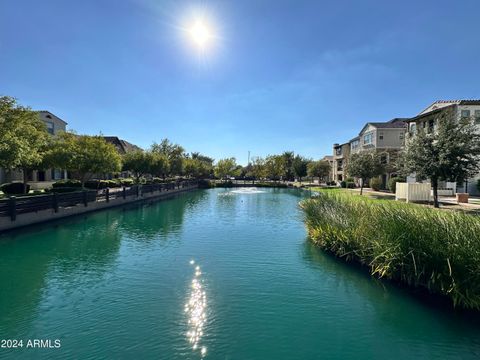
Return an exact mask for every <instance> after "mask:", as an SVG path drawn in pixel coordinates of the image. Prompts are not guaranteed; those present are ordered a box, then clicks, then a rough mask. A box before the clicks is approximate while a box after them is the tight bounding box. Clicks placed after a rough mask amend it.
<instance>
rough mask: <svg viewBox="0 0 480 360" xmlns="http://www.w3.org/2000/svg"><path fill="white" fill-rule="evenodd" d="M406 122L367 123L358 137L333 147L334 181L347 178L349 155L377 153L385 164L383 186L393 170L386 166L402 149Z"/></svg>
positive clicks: (395, 120)
mask: <svg viewBox="0 0 480 360" xmlns="http://www.w3.org/2000/svg"><path fill="white" fill-rule="evenodd" d="M406 120H407V119H404V118H395V119H392V120H390V121H387V122H368V123H366V124H365V126H364V127H363V128H362V129H361V130H360V133H359V134H358V136H356V137H354V138H353V139H351V140H350V141H349V142H347V143H344V144H342V145H339V144H334V145H333V158H334V161H333V168H332V173H333V174H334V176H333V179H334V181H337V182H340V181H342V180H345V179H346V178H347V177H348V174H347V173H346V171H345V170H346V165H347V161H348V157H349V155H350V154H356V153H360V152H363V151H377V152H380V153H381V154H382V162H384V163H385V165H387V166H386V171H385V174H383V175H382V176H381V178H382V183H383V185H384V186H385V185H386V184H387V181H388V179H389V178H390V177H391V176H393V175H394V173H395V170H394V169H393V168H391V167H389V166H388V164H391V163H392V162H393V159H394V157H395V156H396V155H397V153H398V152H399V150H400V149H401V148H402V147H403V144H404V141H405V132H406V130H407V128H406Z"/></svg>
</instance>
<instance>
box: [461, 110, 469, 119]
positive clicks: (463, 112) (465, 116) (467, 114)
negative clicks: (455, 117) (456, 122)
mask: <svg viewBox="0 0 480 360" xmlns="http://www.w3.org/2000/svg"><path fill="white" fill-rule="evenodd" d="M461 114H462V115H461V116H462V118H463V119H465V118H469V117H470V110H462V112H461Z"/></svg>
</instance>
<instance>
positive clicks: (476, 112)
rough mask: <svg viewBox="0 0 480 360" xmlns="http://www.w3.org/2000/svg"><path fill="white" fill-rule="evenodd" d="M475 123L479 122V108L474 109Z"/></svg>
mask: <svg viewBox="0 0 480 360" xmlns="http://www.w3.org/2000/svg"><path fill="white" fill-rule="evenodd" d="M475 124H480V110H475Z"/></svg>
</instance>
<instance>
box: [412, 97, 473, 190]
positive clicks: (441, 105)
mask: <svg viewBox="0 0 480 360" xmlns="http://www.w3.org/2000/svg"><path fill="white" fill-rule="evenodd" d="M445 114H448V116H453V117H454V118H455V119H457V120H459V119H461V118H465V119H471V120H472V121H473V122H474V123H475V124H477V125H478V126H479V128H480V100H440V101H435V102H434V103H433V104H431V105H430V106H428V107H427V108H426V109H425V110H423V111H422V112H421V113H420V114H418V115H417V116H415V117H412V118H410V119H408V120H407V123H408V130H409V134H410V135H412V136H414V135H415V133H416V132H417V131H419V129H424V130H425V131H427V132H433V131H435V129H436V126H437V121H438V118H439V117H440V116H444V115H445ZM478 179H480V174H478V175H476V176H474V177H473V178H471V179H468V180H467V181H465V182H464V183H463V184H457V185H458V187H459V189H458V191H461V192H468V193H470V194H474V195H478V194H479V191H478V189H477V187H476V184H477V180H478ZM415 180H416V179H415V176H414V175H412V176H410V181H415ZM445 184H446V183H445V182H441V183H440V184H439V186H440V188H441V187H443V186H445Z"/></svg>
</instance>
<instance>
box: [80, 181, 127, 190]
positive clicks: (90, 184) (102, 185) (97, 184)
mask: <svg viewBox="0 0 480 360" xmlns="http://www.w3.org/2000/svg"><path fill="white" fill-rule="evenodd" d="M120 186H121V185H120V183H118V182H116V181H115V180H88V181H85V187H86V188H87V189H106V188H107V187H108V188H116V187H120Z"/></svg>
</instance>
